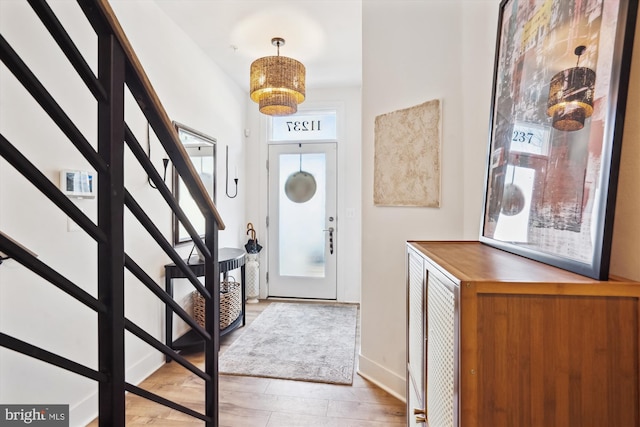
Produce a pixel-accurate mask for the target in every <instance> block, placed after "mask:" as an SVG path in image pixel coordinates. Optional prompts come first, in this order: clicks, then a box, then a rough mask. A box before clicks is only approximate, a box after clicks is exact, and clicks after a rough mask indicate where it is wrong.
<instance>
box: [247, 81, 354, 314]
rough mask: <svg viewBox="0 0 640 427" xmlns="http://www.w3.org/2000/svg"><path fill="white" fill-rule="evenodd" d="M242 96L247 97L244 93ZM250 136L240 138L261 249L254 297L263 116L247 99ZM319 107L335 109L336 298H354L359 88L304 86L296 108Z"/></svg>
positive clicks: (263, 194) (262, 193)
mask: <svg viewBox="0 0 640 427" xmlns="http://www.w3.org/2000/svg"><path fill="white" fill-rule="evenodd" d="M247 99H248V98H247ZM248 104H249V105H248V108H249V113H248V116H249V117H250V119H249V125H248V130H249V132H250V135H251V136H250V137H248V138H247V139H246V147H247V148H246V153H247V157H246V170H247V182H248V183H250V184H249V185H250V187H249V188H247V208H246V215H247V221H248V222H251V223H253V225H254V226H255V228H256V230H257V236H258V241H259V242H261V244H263V246H264V249H263V250H262V251H261V252H260V276H261V277H260V297H261V298H266V296H267V287H266V277H265V275H266V268H265V267H264V266H266V265H267V252H268V244H269V243H268V241H267V234H268V233H267V229H266V226H265V218H266V216H267V207H268V198H267V193H268V191H267V190H268V189H267V183H268V174H267V169H266V161H267V158H268V146H267V123H268V118H267V117H266V116H264V115H262V114H260V113H259V112H258V105H257V104H255V103H253V102H251V101H250V100H249V101H248ZM321 108H336V109H337V110H338V122H337V126H338V166H337V171H338V207H337V208H338V209H337V221H338V223H339V232H338V233H339V234H338V235H337V237H336V239H337V241H336V244H337V246H338V250H337V253H338V272H337V274H338V279H337V286H338V291H337V299H338V301H341V302H360V281H361V278H360V267H359V266H360V263H361V247H360V239H361V212H360V200H361V196H360V194H361V176H362V174H361V169H360V167H361V152H360V141H361V128H360V122H361V91H360V88H358V87H345V88H334V89H326V88H324V89H318V88H317V89H307V94H306V100H305V101H304V103H302V104H300V105H299V107H298V111H299V112H301V113H303V112H304V111H313V110H314V109H321ZM348 209H353V211H354V212H355V214H354V216H353V217H349V218H347V214H346V212H347V210H348Z"/></svg>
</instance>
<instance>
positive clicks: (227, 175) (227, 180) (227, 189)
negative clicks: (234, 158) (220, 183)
mask: <svg viewBox="0 0 640 427" xmlns="http://www.w3.org/2000/svg"><path fill="white" fill-rule="evenodd" d="M226 165H227V170H226V178H225V180H224V185H225V193H226V194H227V197H228V198H230V199H234V198H235V197H236V196H237V195H238V178H237V177H236V178H233V182H235V183H236V192H235V194H234V195H233V196H232V195H230V194H229V146H228V145H227V159H226Z"/></svg>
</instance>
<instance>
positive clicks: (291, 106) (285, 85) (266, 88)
mask: <svg viewBox="0 0 640 427" xmlns="http://www.w3.org/2000/svg"><path fill="white" fill-rule="evenodd" d="M271 44H273V45H274V46H276V47H277V48H278V55H277V56H265V57H264V58H260V59H256V60H255V61H253V63H252V64H251V76H250V78H251V81H250V92H249V93H250V94H251V99H252V100H253V101H254V102H257V103H258V105H259V108H260V112H261V113H263V114H266V115H269V116H288V115H291V114H295V113H296V112H297V111H298V104H300V103H301V102H303V101H304V98H305V67H304V65H302V63H300V62H298V61H296V60H295V59H292V58H287V57H286V56H280V46H283V45H284V39H283V38H280V37H275V38H273V39H271Z"/></svg>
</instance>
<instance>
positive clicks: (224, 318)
mask: <svg viewBox="0 0 640 427" xmlns="http://www.w3.org/2000/svg"><path fill="white" fill-rule="evenodd" d="M191 297H192V298H193V318H194V319H195V320H196V321H197V322H198V324H199V325H200V326H202V327H203V328H204V327H205V326H204V297H203V296H202V295H200V292H198V291H193V292H192V293H191ZM241 310H242V289H241V285H240V283H238V282H236V281H235V280H234V281H224V282H220V329H225V328H226V327H228V326H229V325H231V324H232V323H233V322H234V321H235V320H236V319H237V318H238V317H239V316H240V311H241Z"/></svg>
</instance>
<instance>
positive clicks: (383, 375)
mask: <svg viewBox="0 0 640 427" xmlns="http://www.w3.org/2000/svg"><path fill="white" fill-rule="evenodd" d="M357 373H358V375H360V376H361V377H363V378H365V379H366V380H368V381H371V382H372V383H374V384H375V385H377V386H378V387H380V388H381V389H383V390H384V391H386V392H387V393H389V394H390V395H392V396H394V397H396V398H397V399H399V400H401V401H402V402H405V403H406V402H407V399H406V396H405V395H406V390H407V381H406V379H405V378H404V377H401V376H400V375H398V374H396V373H395V372H391V371H390V370H388V369H387V368H385V367H384V366H381V365H379V364H378V363H376V362H374V361H372V360H371V359H368V358H367V357H365V356H363V355H362V354H359V355H358V370H357Z"/></svg>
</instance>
